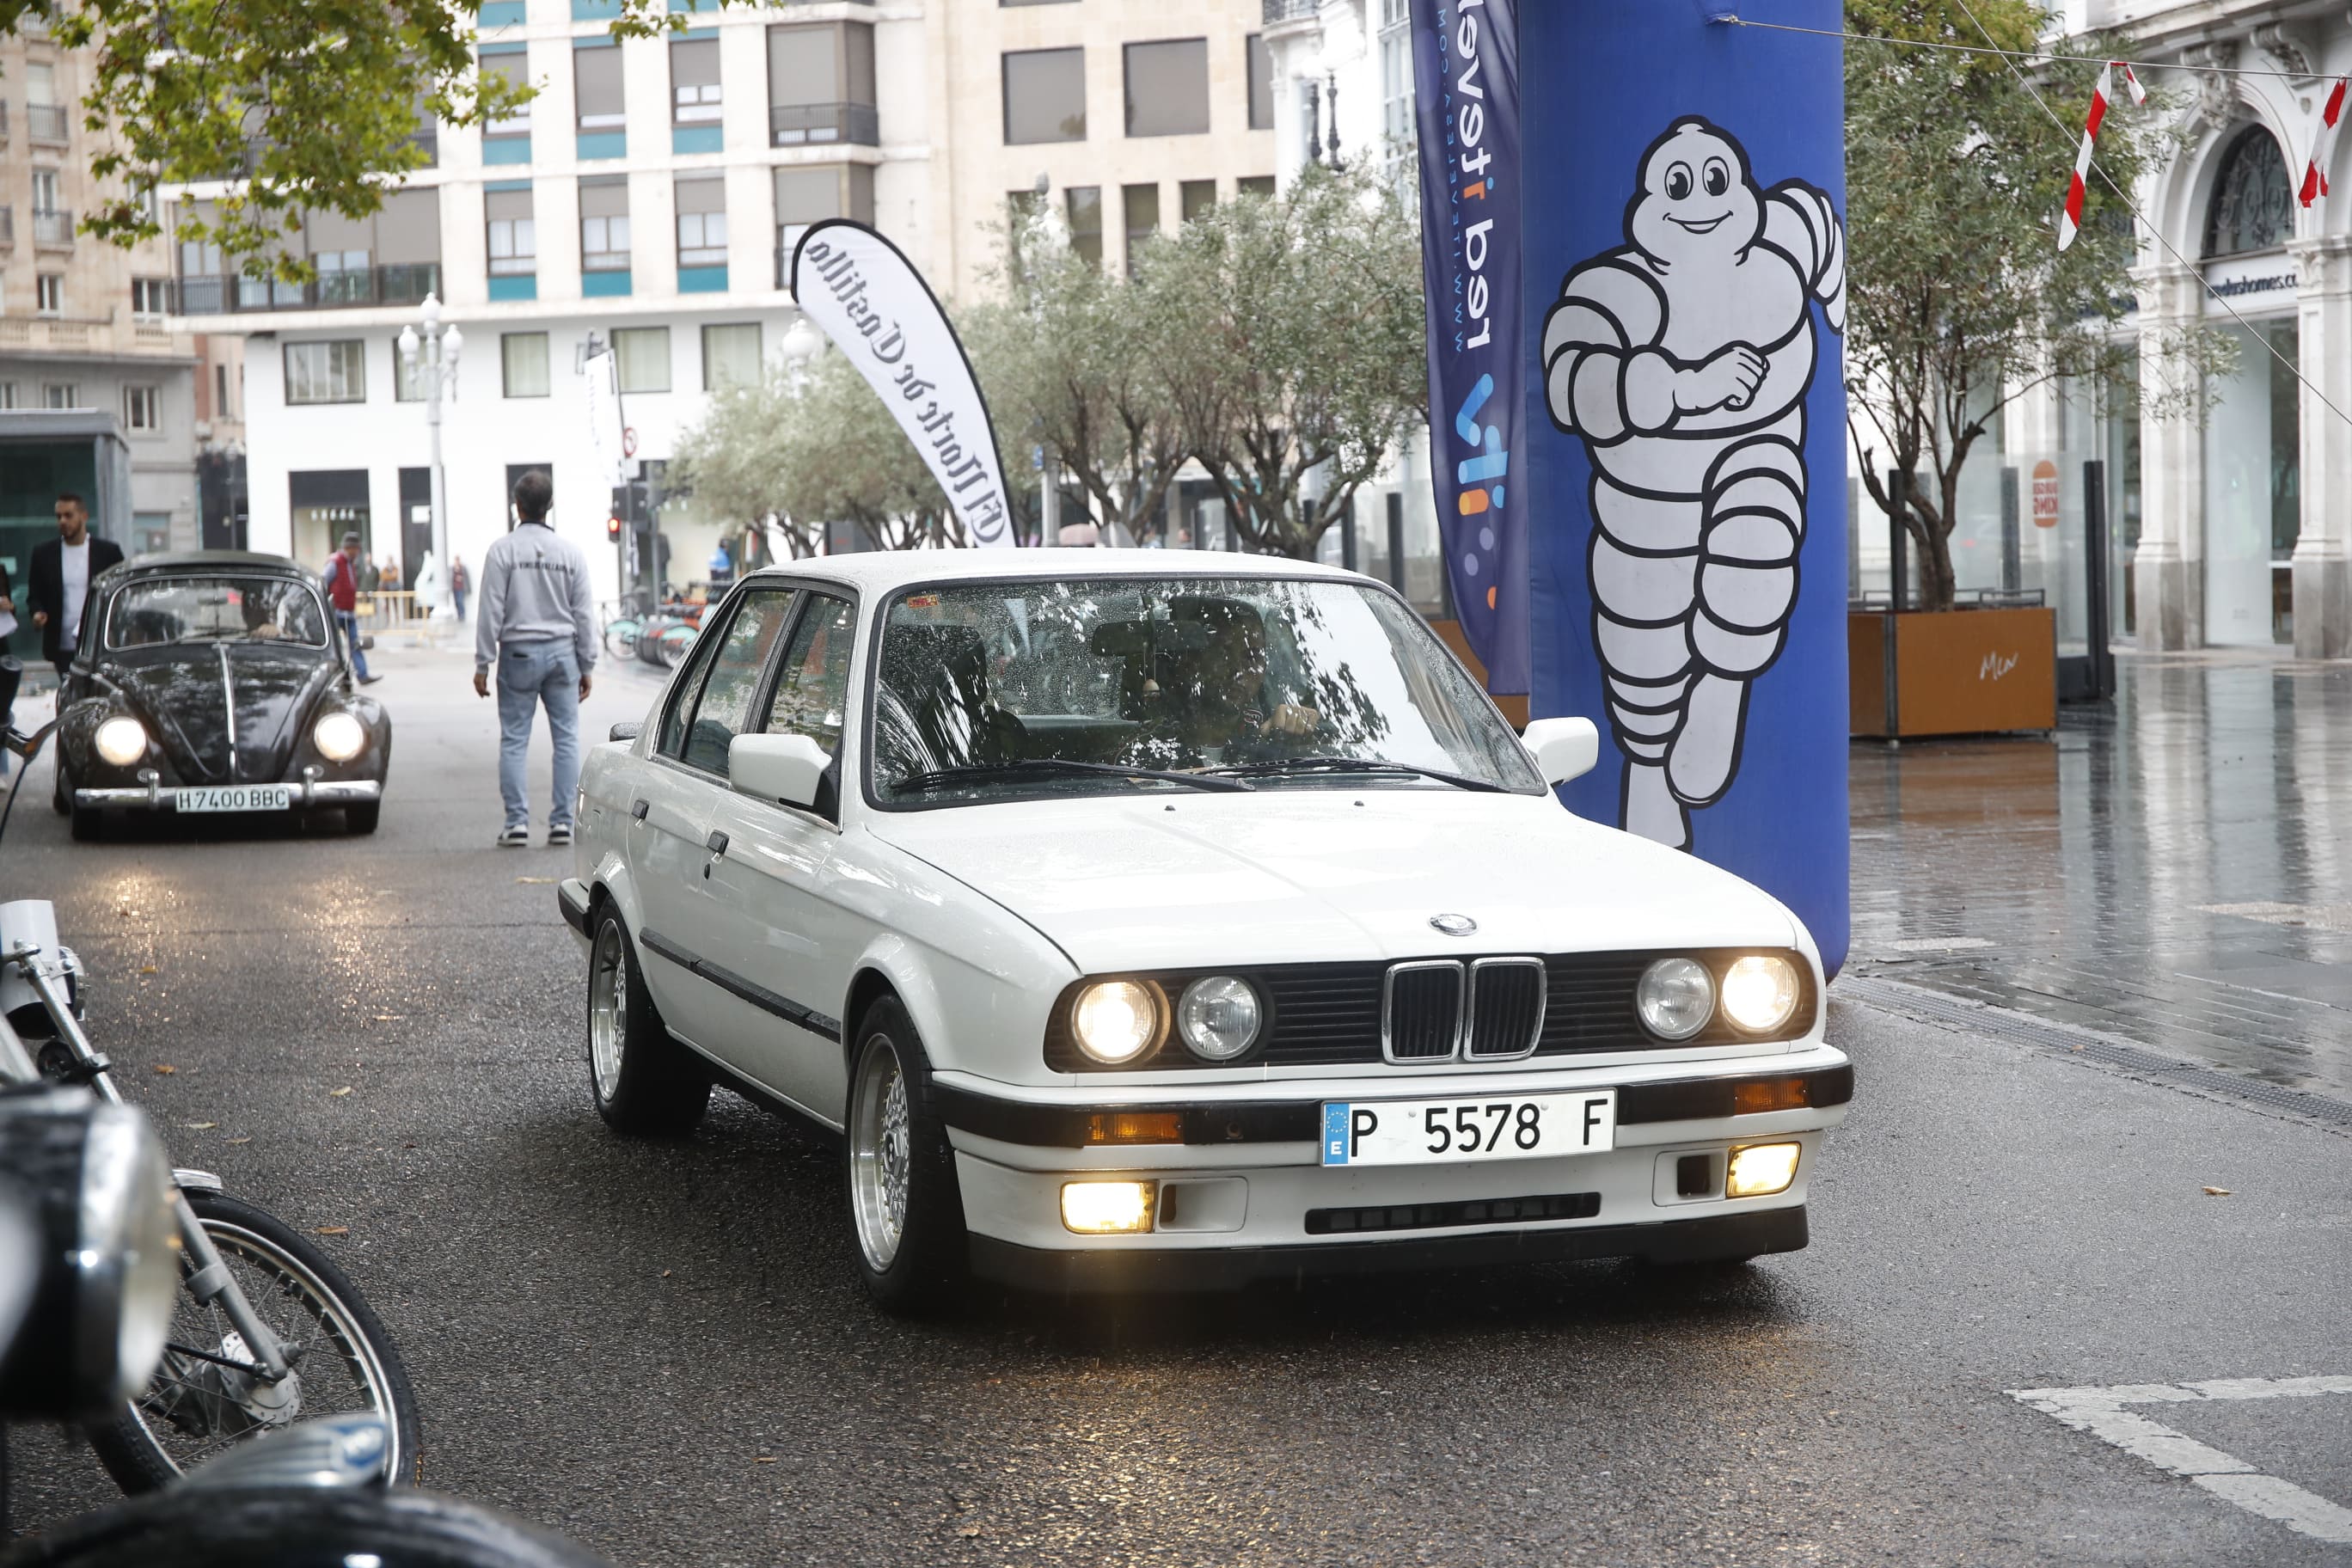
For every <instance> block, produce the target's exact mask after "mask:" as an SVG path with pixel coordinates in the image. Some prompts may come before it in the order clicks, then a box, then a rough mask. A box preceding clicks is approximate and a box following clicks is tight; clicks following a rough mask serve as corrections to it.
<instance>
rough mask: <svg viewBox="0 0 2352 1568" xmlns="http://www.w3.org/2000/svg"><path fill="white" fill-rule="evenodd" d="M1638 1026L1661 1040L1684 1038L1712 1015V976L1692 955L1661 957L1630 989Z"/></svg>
mask: <svg viewBox="0 0 2352 1568" xmlns="http://www.w3.org/2000/svg"><path fill="white" fill-rule="evenodd" d="M1633 1006H1634V1009H1635V1010H1636V1011H1637V1012H1639V1013H1640V1014H1641V1015H1642V1026H1643V1028H1645V1029H1647V1030H1649V1031H1650V1033H1652V1034H1654V1035H1655V1036H1657V1037H1658V1038H1660V1039H1662V1040H1687V1039H1689V1038H1690V1037H1692V1036H1693V1035H1696V1034H1697V1033H1698V1032H1699V1031H1700V1030H1701V1029H1704V1028H1706V1021H1707V1020H1708V1019H1709V1018H1711V1017H1713V1016H1715V976H1713V975H1711V974H1709V973H1707V972H1706V965H1705V964H1704V963H1699V962H1698V960H1696V959H1695V958H1662V959H1660V960H1658V962H1657V963H1654V964H1652V965H1650V967H1649V968H1647V969H1645V970H1643V972H1642V984H1640V985H1639V986H1637V987H1636V988H1635V989H1634V992H1633Z"/></svg>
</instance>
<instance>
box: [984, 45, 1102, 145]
mask: <svg viewBox="0 0 2352 1568" xmlns="http://www.w3.org/2000/svg"><path fill="white" fill-rule="evenodd" d="M1086 139H1087V52H1086V50H1084V49H1025V50H1019V51H1016V52H1014V53H1012V54H1008V55H1006V56H1005V57H1004V142H1005V145H1006V146H1008V147H1010V146H1018V145H1020V144H1022V143H1024V142H1083V141H1085V140H1086Z"/></svg>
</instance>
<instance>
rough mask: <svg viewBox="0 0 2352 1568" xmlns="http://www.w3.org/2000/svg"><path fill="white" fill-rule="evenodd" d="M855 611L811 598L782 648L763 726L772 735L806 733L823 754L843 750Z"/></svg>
mask: <svg viewBox="0 0 2352 1568" xmlns="http://www.w3.org/2000/svg"><path fill="white" fill-rule="evenodd" d="M856 632H857V607H856V605H852V604H850V603H849V602H848V601H847V600H845V599H836V598H835V597H833V595H830V594H811V595H809V596H808V602H807V605H806V607H805V608H803V610H802V612H801V618H800V621H799V623H798V624H797V625H796V626H793V640H792V641H791V643H790V644H788V645H787V646H786V647H785V648H784V662H783V668H782V673H780V674H779V675H778V676H777V677H776V695H775V698H774V700H772V701H771V702H770V703H769V704H768V721H767V722H766V723H765V724H763V725H762V726H761V728H762V729H764V730H765V731H767V732H768V733H770V734H772V735H806V736H807V737H808V738H809V739H810V740H812V741H814V742H816V743H817V744H818V745H820V746H823V747H824V749H825V751H826V752H830V753H832V754H834V755H835V756H836V757H837V756H838V755H839V754H840V751H841V726H842V719H843V713H844V711H845V708H846V706H847V703H848V700H849V651H850V647H851V646H852V645H853V644H854V642H855V641H856Z"/></svg>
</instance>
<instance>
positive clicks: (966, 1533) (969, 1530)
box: [956, 1524, 980, 1541]
mask: <svg viewBox="0 0 2352 1568" xmlns="http://www.w3.org/2000/svg"><path fill="white" fill-rule="evenodd" d="M956 1533H957V1534H958V1535H961V1536H962V1537H963V1538H964V1539H965V1540H966V1541H969V1540H971V1538H972V1537H973V1536H975V1535H978V1534H979V1533H980V1526H978V1525H976V1524H967V1525H965V1526H964V1527H963V1528H962V1529H961V1530H959V1531H956Z"/></svg>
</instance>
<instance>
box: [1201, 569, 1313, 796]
mask: <svg viewBox="0 0 2352 1568" xmlns="http://www.w3.org/2000/svg"><path fill="white" fill-rule="evenodd" d="M1171 610H1172V612H1173V618H1176V619H1181V620H1190V621H1193V622H1195V623H1197V624H1198V625H1200V626H1202V628H1203V630H1204V631H1205V633H1206V638H1205V641H1204V642H1203V643H1202V647H1201V648H1200V649H1199V651H1198V652H1197V653H1195V654H1194V655H1193V656H1192V659H1191V660H1190V661H1189V662H1190V665H1191V668H1189V669H1187V670H1184V671H1182V672H1181V673H1180V674H1179V676H1178V678H1177V679H1176V680H1175V681H1174V682H1173V684H1172V687H1171V690H1170V692H1169V696H1170V698H1171V701H1170V703H1169V716H1170V721H1171V729H1172V731H1173V732H1174V737H1175V739H1176V740H1177V741H1178V742H1180V743H1181V744H1182V745H1184V746H1185V747H1187V748H1189V749H1192V750H1194V751H1197V752H1199V753H1200V755H1201V758H1202V761H1203V762H1205V763H1210V764H1212V765H1214V764H1218V763H1236V762H1248V761H1255V760H1257V759H1259V758H1260V757H1263V756H1265V755H1268V754H1280V753H1283V752H1288V751H1290V750H1293V749H1295V747H1294V744H1293V743H1294V742H1297V741H1299V740H1301V739H1305V738H1309V737H1312V736H1313V735H1314V734H1315V733H1316V731H1318V729H1319V728H1320V727H1321V725H1322V722H1323V718H1322V715H1321V714H1319V713H1318V712H1317V711H1316V710H1314V709H1312V708H1308V707H1306V706H1304V705H1302V704H1300V703H1296V702H1279V701H1269V700H1267V692H1266V673H1267V658H1266V636H1265V618H1264V617H1263V616H1261V615H1260V614H1259V613H1258V612H1257V610H1255V608H1253V607H1252V606H1250V605H1244V604H1241V603H1238V602H1236V601H1234V600H1231V599H1196V600H1192V601H1189V602H1188V601H1184V600H1179V601H1178V602H1177V603H1176V604H1175V605H1172V606H1171Z"/></svg>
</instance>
